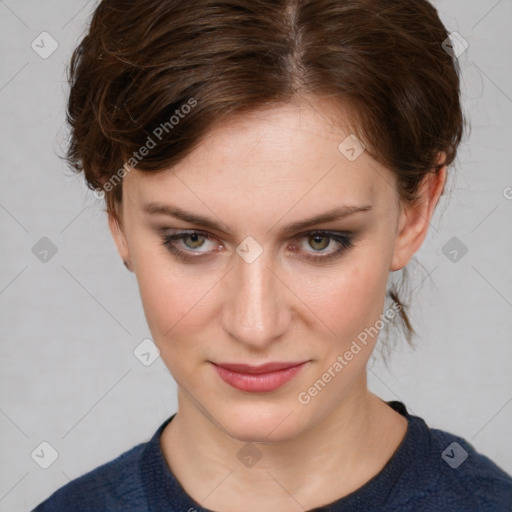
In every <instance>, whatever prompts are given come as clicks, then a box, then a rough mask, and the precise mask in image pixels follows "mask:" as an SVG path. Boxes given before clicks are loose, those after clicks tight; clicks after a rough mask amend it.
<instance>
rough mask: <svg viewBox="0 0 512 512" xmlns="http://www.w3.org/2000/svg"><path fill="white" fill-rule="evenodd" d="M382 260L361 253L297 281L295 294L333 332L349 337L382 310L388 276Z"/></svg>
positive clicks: (372, 320) (338, 335)
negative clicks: (314, 275)
mask: <svg viewBox="0 0 512 512" xmlns="http://www.w3.org/2000/svg"><path fill="white" fill-rule="evenodd" d="M382 263H383V262H379V261H376V258H375V257H373V256H372V255H371V253H369V254H366V255H365V254H363V253H359V254H358V255H357V257H354V258H353V260H350V261H349V260H347V261H346V264H344V265H340V266H338V267H337V268H336V269H334V268H332V269H330V270H329V271H328V272H326V273H324V274H323V275H322V276H316V277H315V278H314V279H309V278H308V279H301V280H298V281H299V282H300V283H301V284H300V288H299V289H297V292H296V293H297V295H298V296H299V297H301V299H302V300H303V302H304V303H305V304H306V305H307V306H308V307H309V308H310V309H311V310H312V311H313V312H314V313H315V315H316V316H317V317H318V318H319V321H320V322H322V323H323V324H324V325H325V326H326V329H327V328H329V329H330V331H331V334H333V335H335V336H336V337H338V338H339V337H341V338H342V339H347V337H349V336H351V335H354V333H355V334H357V333H358V332H359V331H360V330H361V329H364V328H365V327H366V326H367V325H368V323H373V322H374V321H375V320H374V319H375V318H376V317H378V316H379V315H380V314H381V313H382V308H383V304H384V296H385V291H386V284H387V279H388V272H387V268H388V267H387V266H384V265H383V264H382ZM332 331H334V333H333V332H332Z"/></svg>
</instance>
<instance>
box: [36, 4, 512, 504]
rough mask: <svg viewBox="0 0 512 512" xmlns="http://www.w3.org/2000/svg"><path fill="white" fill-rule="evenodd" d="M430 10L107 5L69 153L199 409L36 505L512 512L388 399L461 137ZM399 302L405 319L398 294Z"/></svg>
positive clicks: (440, 35) (486, 473) (467, 463)
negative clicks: (406, 296) (424, 248)
mask: <svg viewBox="0 0 512 512" xmlns="http://www.w3.org/2000/svg"><path fill="white" fill-rule="evenodd" d="M455 43H456V41H453V40H452V39H450V37H449V34H448V33H447V31H446V29H445V27H444V26H443V24H442V22H441V21H440V19H439V17H438V14H437V12H436V10H435V9H434V7H433V6H432V5H430V4H429V3H428V2H427V1H426V0H413V1H411V0H394V1H391V2H390V1H388V0H386V1H380V0H371V1H364V0H347V1H342V0H323V1H320V0H312V1H303V2H300V1H298V0H288V1H263V0H251V1H247V0H230V1H228V2H218V1H213V0H211V1H199V2H194V4H193V6H192V5H190V4H187V3H185V2H179V1H171V0H160V1H154V0H152V1H150V0H134V1H131V2H126V1H122V0H104V1H102V2H101V3H100V4H99V6H98V7H97V9H96V10H95V13H94V16H93V18H92V22H91V25H90V29H89V33H88V34H87V35H86V36H85V38H84V39H83V40H82V42H81V43H80V45H79V47H78V48H77V49H76V51H75V53H74V55H73V58H72V61H71V68H70V83H71V92H70V97H69V105H68V121H69V123H70V126H71V129H72V132H71V140H70V146H69V153H68V160H69V162H70V164H71V165H72V167H73V168H74V169H76V170H77V171H83V172H84V174H85V178H86V180H87V183H88V185H89V187H91V188H92V189H94V190H95V191H96V193H98V194H99V195H101V196H104V197H105V200H106V204H107V212H108V218H109V226H110V229H111V232H112V236H113V238H114V240H115V242H116V245H117V248H118V251H119V254H120V256H121V258H122V259H123V261H124V263H125V265H126V266H127V268H128V269H129V270H130V271H132V272H134V273H135V275H136V278H137V281H138V284H139V288H140V293H141V299H142V303H143V306H144V311H145V315H146V319H147V321H148V325H149V328H150V330H151V333H152V336H153V339H154V342H155V344H156V346H157V347H158V349H159V351H160V356H161V357H162V359H163V361H164V363H165V364H166V366H167V367H168V369H169V370H170V372H171V373H172V375H173V377H174V379H175V380H176V382H177V384H178V412H177V413H175V414H173V415H172V416H171V417H170V418H168V419H167V420H166V421H165V422H164V423H163V424H162V425H161V426H160V427H159V428H158V429H157V431H156V432H155V433H154V435H153V437H152V438H151V440H150V441H149V442H147V443H141V444H139V445H137V446H135V447H134V448H132V449H131V450H129V451H127V452H125V453H124V454H122V455H120V456H119V457H118V458H116V459H115V460H112V461H110V462H108V463H106V464H104V465H102V466H100V467H98V468H96V469H94V470H93V471H91V472H89V473H87V474H85V475H83V476H81V477H80V478H78V479H76V480H74V481H72V482H70V483H68V484H67V485H65V486H64V487H63V488H61V489H59V490H58V491H56V492H55V493H54V494H53V495H52V496H51V497H49V498H48V499H47V500H46V501H45V502H44V503H42V504H41V505H39V506H38V507H37V508H36V509H35V510H36V511H38V512H44V511H61V510H62V511H64V510H66V511H67V510H76V511H78V510H84V511H85V510H87V511H92V510H94V511H103V510H105V511H106V510H108V511H117V510H119V511H121V510H122V511H145V510H148V511H149V510H151V511H164V510H183V511H187V510H188V511H189V512H192V511H194V510H197V511H202V510H213V511H219V512H232V511H235V510H236V511H239V510H244V511H250V512H252V511H279V512H283V511H284V512H287V511H290V512H291V511H296V510H329V511H338V510H339V511H341V510H343V511H346V510H350V511H352V510H364V511H370V510H375V511H377V510H378V511H383V510H385V511H388V510H389V511H427V510H428V511H433V510H435V511H439V510H450V511H453V510H461V511H462V510H464V511H477V510H489V511H490V510H492V511H502V510H503V511H504V510H510V508H511V506H512V479H511V478H510V476H509V475H507V474H506V473H505V472H504V471H503V470H502V469H501V468H499V467H498V466H497V465H496V464H495V463H493V462H492V461H491V460H489V459H488V458H487V457H485V456H484V455H482V454H479V453H478V452H476V451H475V449H474V447H473V446H472V445H470V444H469V443H468V442H467V441H466V440H464V439H462V438H460V437H458V436H456V435H454V434H451V433H448V432H444V431H441V430H436V429H431V428H429V427H428V425H427V424H426V423H425V421H424V420H423V419H422V418H420V417H417V416H413V415H411V414H409V413H408V411H407V408H406V406H405V404H403V403H401V402H396V401H395V402H389V403H386V402H384V401H383V400H381V399H380V398H379V397H377V396H376V395H374V394H373V393H371V392H370V391H369V390H368V388H367V380H366V364H367V362H368V359H369V357H370V355H371V353H372V351H373V349H374V347H375V344H376V341H377V338H378V333H379V331H380V329H381V328H382V327H383V326H384V325H386V324H387V323H388V322H390V321H392V320H393V319H394V318H397V317H400V318H401V320H402V322H403V323H404V325H405V326H406V328H407V329H408V335H409V339H410V337H411V336H412V334H413V330H412V327H411V326H410V323H409V320H408V317H407V313H406V311H405V308H404V305H403V303H402V301H401V300H400V299H399V296H398V292H397V291H396V290H389V291H387V290H386V287H387V283H388V278H389V275H390V273H392V272H395V271H397V270H400V269H403V268H404V267H405V266H406V265H407V263H408V262H409V261H410V259H411V258H412V257H413V255H414V254H415V253H416V252H417V251H418V249H419V248H420V247H421V244H422V242H423V240H424V239H425V236H426V234H427V232H428V228H429V222H430V220H431V218H432V215H433V212H434V210H435V207H436V204H437V202H438V200H439V197H440V195H441V194H442V193H443V190H444V185H445V183H446V176H447V169H448V167H449V166H450V165H451V164H452V163H453V162H454V160H455V158H456V152H457V147H458V144H459V142H460V140H461V137H462V135H463V127H464V116H463V114H462V110H461V105H460V102H459V96H460V90H459V76H458V64H457V61H456V49H455V47H454V44H455ZM387 295H388V296H389V298H390V301H389V302H386V296H387Z"/></svg>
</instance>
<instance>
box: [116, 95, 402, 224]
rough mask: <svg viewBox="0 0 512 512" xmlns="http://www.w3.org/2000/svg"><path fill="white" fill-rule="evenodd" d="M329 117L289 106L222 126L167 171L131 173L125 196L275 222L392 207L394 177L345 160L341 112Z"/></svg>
mask: <svg viewBox="0 0 512 512" xmlns="http://www.w3.org/2000/svg"><path fill="white" fill-rule="evenodd" d="M333 112H334V110H333V108H332V106H331V105H329V104H326V103H315V104H309V103H294V104H288V105H283V106H280V107H276V108H272V109H268V110H260V111H256V112H251V113H250V114H245V115H243V116H240V117H237V118H234V119H231V120H228V121H226V122H223V123H219V124H218V125H216V126H215V127H214V128H213V129H212V130H211V131H210V132H209V134H208V135H207V136H206V137H205V138H204V139H203V140H202V141H201V143H200V144H199V146H198V147H197V148H196V149H195V150H194V151H193V152H192V153H191V154H189V155H188V156H187V157H186V158H185V159H184V160H182V161H181V162H180V163H179V164H177V165H176V166H174V167H173V168H172V169H166V170H163V171H162V172H158V173H144V171H138V170H134V171H133V172H130V173H128V174H127V175H126V176H125V178H124V179H125V181H126V183H125V184H126V192H127V194H128V195H129V196H130V198H131V200H132V201H134V202H135V203H138V204H139V205H140V204H143V203H147V202H149V201H152V202H161V203H166V202H172V203H173V204H175V205H178V206H182V207H183V208H185V206H187V207H186V209H187V210H190V208H191V207H192V208H197V209H199V210H201V212H202V213H208V210H211V212H215V211H223V212H225V213H226V214H227V213H228V212H229V215H230V216H231V215H232V214H234V213H235V212H239V214H241V212H243V211H250V212H253V213H254V212H255V211H262V210H264V211H266V212H267V213H269V215H270V216H271V217H273V218H276V217H282V216H283V215H284V214H285V213H286V212H287V211H290V210H292V209H293V208H298V209H299V211H304V212H305V213H308V212H309V213H313V214H314V213H318V212H320V211H323V210H325V209H327V208H329V207H336V206H340V205H342V206H343V205H362V204H375V206H377V207H378V206H379V204H378V203H379V202H380V203H382V205H385V204H386V202H388V203H389V201H390V199H391V198H392V196H393V194H394V190H393V186H392V185H393V182H394V176H393V175H392V174H391V172H390V171H389V170H388V169H386V168H384V167H383V166H382V165H380V164H379V163H378V162H376V161H375V160H374V159H372V158H371V157H370V156H369V155H368V154H367V153H366V152H363V153H362V154H361V155H360V156H359V157H358V158H356V159H355V160H350V159H348V158H347V156H345V154H344V153H343V151H341V150H340V144H341V143H343V141H345V140H346V139H347V137H348V136H349V135H351V132H350V129H349V128H348V124H347V123H345V122H344V121H345V118H344V117H343V110H342V109H341V108H340V109H338V110H337V111H336V118H335V122H334V121H333ZM349 140H350V139H349ZM123 188H124V187H123ZM211 212H210V213H211ZM294 216H295V217H296V216H297V215H294Z"/></svg>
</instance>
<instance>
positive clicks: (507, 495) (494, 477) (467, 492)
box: [399, 416, 512, 512]
mask: <svg viewBox="0 0 512 512" xmlns="http://www.w3.org/2000/svg"><path fill="white" fill-rule="evenodd" d="M409 422H410V426H412V427H411V428H412V429H413V430H414V431H415V432H416V435H415V436H414V437H413V438H411V441H412V442H411V444H410V449H411V451H412V452H413V457H414V459H415V463H414V464H412V465H411V467H410V468H409V470H408V471H405V472H404V473H403V478H401V479H400V480H401V481H400V482H399V485H402V486H403V488H404V489H408V491H406V492H404V493H400V494H401V499H400V500H399V501H400V505H401V507H400V508H399V509H400V510H415V511H418V512H419V511H427V510H428V511H430V510H461V511H464V512H473V511H474V512H505V511H506V512H510V511H511V510H512V478H511V477H510V475H508V474H507V473H506V472H505V471H504V470H503V469H502V468H500V467H499V466H498V465H497V464H496V463H494V462H493V461H492V460H491V459H489V458H488V457H486V456H485V455H483V454H481V453H479V452H478V451H477V450H476V449H475V447H474V446H473V445H472V444H471V443H470V442H469V441H467V440H466V439H464V438H462V437H460V436H457V435H455V434H452V433H450V432H446V431H444V430H440V429H436V428H430V427H429V426H428V425H427V424H426V423H425V421H424V420H423V419H422V418H419V417H417V416H409ZM415 445H416V447H415ZM405 505H407V506H405Z"/></svg>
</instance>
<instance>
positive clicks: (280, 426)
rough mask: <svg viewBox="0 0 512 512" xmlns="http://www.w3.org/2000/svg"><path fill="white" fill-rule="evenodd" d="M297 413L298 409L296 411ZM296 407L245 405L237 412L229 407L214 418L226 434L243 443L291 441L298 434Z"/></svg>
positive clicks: (299, 428)
mask: <svg viewBox="0 0 512 512" xmlns="http://www.w3.org/2000/svg"><path fill="white" fill-rule="evenodd" d="M299 410H300V409H299ZM299 410H297V406H295V405H288V406H287V405H286V404H285V403H283V404H257V403H254V404H252V405H244V406H241V407H240V409H238V410H237V408H236V406H235V405H231V406H230V408H229V410H227V411H226V412H225V414H224V413H223V414H222V417H217V419H218V420H219V423H220V424H221V425H222V427H223V428H224V429H225V431H226V432H227V433H228V434H229V435H230V436H231V437H232V438H233V439H237V440H239V441H243V442H254V443H257V442H261V443H275V442H283V441H288V440H290V439H293V438H294V437H295V436H297V435H298V434H300V432H301V430H302V428H303V427H301V426H300V425H299V424H298V422H297V420H298V419H299V417H298V412H299Z"/></svg>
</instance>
